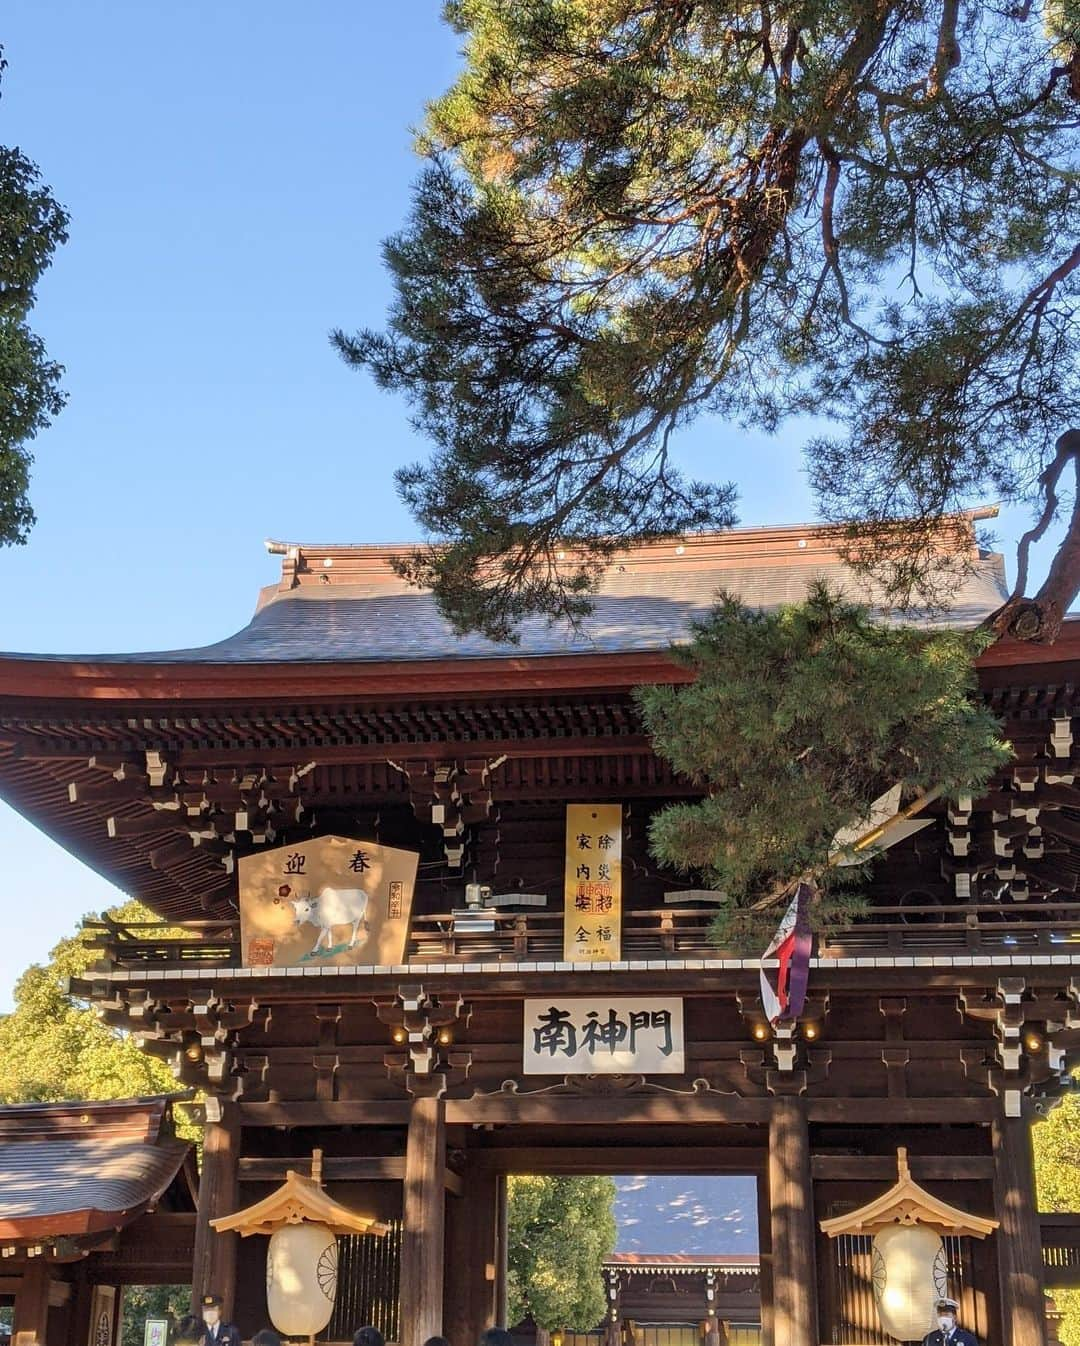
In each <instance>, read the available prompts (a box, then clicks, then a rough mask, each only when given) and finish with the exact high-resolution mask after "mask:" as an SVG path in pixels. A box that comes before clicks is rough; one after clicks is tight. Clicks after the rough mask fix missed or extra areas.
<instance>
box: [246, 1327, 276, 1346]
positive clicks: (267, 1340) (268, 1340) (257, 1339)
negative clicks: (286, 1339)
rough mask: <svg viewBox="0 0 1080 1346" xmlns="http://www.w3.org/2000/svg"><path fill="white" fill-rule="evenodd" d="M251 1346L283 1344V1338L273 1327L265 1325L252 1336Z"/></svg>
mask: <svg viewBox="0 0 1080 1346" xmlns="http://www.w3.org/2000/svg"><path fill="white" fill-rule="evenodd" d="M251 1346H281V1338H280V1337H279V1336H278V1334H277V1333H276V1332H275V1331H274V1329H273V1328H272V1327H263V1328H260V1330H259V1331H258V1332H256V1333H255V1335H254V1336H253V1337H252V1338H251Z"/></svg>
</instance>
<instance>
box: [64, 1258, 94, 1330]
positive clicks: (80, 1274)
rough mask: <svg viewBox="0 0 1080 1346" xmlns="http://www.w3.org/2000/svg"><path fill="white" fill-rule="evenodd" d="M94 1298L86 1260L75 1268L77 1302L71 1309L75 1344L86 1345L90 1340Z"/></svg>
mask: <svg viewBox="0 0 1080 1346" xmlns="http://www.w3.org/2000/svg"><path fill="white" fill-rule="evenodd" d="M93 1300H94V1287H93V1286H92V1285H91V1284H90V1276H89V1273H88V1270H87V1266H86V1263H85V1262H79V1263H78V1264H77V1265H76V1268H75V1303H74V1306H73V1307H72V1310H71V1319H70V1322H71V1340H72V1342H74V1343H75V1346H86V1343H87V1342H88V1341H89V1340H90V1309H91V1306H92V1304H93Z"/></svg>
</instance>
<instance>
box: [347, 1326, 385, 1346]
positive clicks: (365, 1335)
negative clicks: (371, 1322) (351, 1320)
mask: <svg viewBox="0 0 1080 1346" xmlns="http://www.w3.org/2000/svg"><path fill="white" fill-rule="evenodd" d="M352 1346H386V1338H385V1337H384V1336H383V1334H382V1333H381V1332H380V1331H379V1329H378V1328H377V1327H361V1328H359V1329H358V1330H357V1333H356V1335H355V1336H354V1337H353V1339H352Z"/></svg>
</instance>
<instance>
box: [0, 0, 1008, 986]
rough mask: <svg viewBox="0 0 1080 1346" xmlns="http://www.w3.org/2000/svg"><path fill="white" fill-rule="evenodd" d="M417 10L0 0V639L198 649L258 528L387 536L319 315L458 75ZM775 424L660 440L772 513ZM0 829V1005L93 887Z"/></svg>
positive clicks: (366, 252) (380, 487)
mask: <svg viewBox="0 0 1080 1346" xmlns="http://www.w3.org/2000/svg"><path fill="white" fill-rule="evenodd" d="M439 8H440V6H439V5H438V4H437V3H436V0H405V2H404V3H400V2H399V3H398V4H391V5H382V4H375V3H371V0H367V2H366V3H364V2H361V3H357V0H348V2H346V0H311V2H310V3H308V4H306V5H303V6H301V5H297V4H295V3H288V4H286V3H282V2H281V0H260V3H258V4H256V3H254V2H253V0H232V3H228V4H221V3H210V0H185V3H184V4H181V5H164V4H148V3H146V0H108V3H102V0H97V2H96V3H95V2H94V0H7V3H6V4H5V5H4V13H3V21H2V23H0V41H2V42H3V43H4V45H5V47H6V55H7V58H8V61H9V69H8V72H7V75H6V78H5V80H4V84H3V98H2V101H0V140H2V141H3V143H6V144H18V145H19V146H21V148H22V149H23V150H24V152H25V153H27V154H29V155H30V156H31V157H32V158H34V159H35V160H36V161H37V162H38V163H39V164H40V165H41V167H42V170H43V172H44V173H45V175H46V179H47V181H49V182H50V183H51V184H52V186H53V188H54V191H55V193H56V194H57V196H58V197H59V198H60V199H61V200H62V201H63V202H64V203H65V204H66V205H67V206H68V208H69V209H70V211H71V215H72V223H71V241H70V243H69V244H68V245H67V247H66V248H64V249H63V250H62V252H61V253H60V255H59V257H58V259H57V261H56V262H55V264H54V266H53V268H52V270H51V271H50V272H49V273H48V275H47V276H46V278H45V280H44V283H43V284H42V286H41V290H40V301H39V304H38V308H37V310H36V314H35V318H34V325H35V326H36V328H37V329H38V330H39V331H40V332H41V333H42V335H43V336H44V337H45V339H46V342H47V345H48V348H49V351H50V353H51V355H52V356H53V357H54V358H56V359H58V360H59V361H61V362H62V363H63V364H64V365H65V366H66V368H67V375H66V380H65V382H66V387H67V389H68V392H69V394H70V403H69V405H68V407H67V409H66V410H65V411H64V413H63V415H62V416H61V417H60V418H59V420H58V421H57V422H56V424H55V426H54V427H53V428H52V429H51V430H49V431H48V432H47V433H46V434H45V435H44V436H43V437H42V438H41V439H40V440H39V442H38V444H37V446H36V457H37V464H36V468H35V472H34V479H33V491H32V496H33V502H34V505H35V507H36V509H37V511H38V515H39V522H38V524H37V527H36V528H35V530H34V532H33V535H32V538H31V541H30V544H29V545H28V546H27V547H25V548H17V549H9V550H7V551H4V552H2V553H0V576H2V581H3V594H4V601H3V608H2V609H0V649H7V650H34V651H67V652H80V653H92V652H95V651H103V650H128V649H155V648H169V647H177V646H184V645H191V644H202V643H207V642H210V641H213V640H217V639H219V638H221V637H222V636H224V635H227V634H228V633H230V632H232V631H234V630H236V629H237V628H239V627H240V626H242V625H244V623H245V622H246V621H247V618H248V616H249V614H250V612H251V609H252V607H253V604H254V601H255V596H256V592H257V590H258V588H259V586H260V585H262V584H265V583H267V582H269V581H270V580H272V579H273V578H274V576H275V574H276V571H277V568H278V567H277V564H276V561H275V558H272V557H268V556H267V555H266V554H265V553H264V551H263V548H262V539H263V538H265V537H268V536H270V537H279V538H287V539H293V540H301V541H369V542H374V541H397V540H402V539H406V538H409V537H412V536H415V529H414V526H413V524H412V522H411V520H410V518H409V517H408V516H407V514H406V512H405V511H404V510H403V508H402V507H401V505H400V503H399V502H398V500H397V498H396V496H395V493H394V488H393V482H392V479H391V476H392V471H393V469H394V467H396V466H397V465H399V464H401V463H404V462H408V461H411V460H412V459H414V458H416V457H419V456H422V455H423V453H424V449H425V446H424V444H423V442H422V441H421V440H420V439H419V438H418V436H417V435H416V434H415V433H414V432H413V431H412V429H411V427H410V425H409V421H408V415H407V410H406V408H405V407H404V405H403V404H402V403H401V402H399V401H397V400H395V399H393V398H391V397H388V396H387V395H386V394H384V393H380V392H379V391H378V390H377V389H376V388H375V387H374V386H373V385H372V384H371V382H370V381H369V380H367V379H366V378H365V377H363V376H360V375H357V374H356V373H353V372H351V371H349V370H348V369H346V368H345V366H344V365H343V364H341V362H340V361H339V360H338V358H337V357H336V356H335V355H334V353H333V352H332V351H331V349H330V347H329V345H328V342H327V333H328V331H329V330H330V329H331V328H332V327H334V326H336V325H341V326H344V327H346V328H349V327H354V326H360V325H363V324H378V323H379V322H380V320H381V318H382V315H383V314H384V312H385V309H386V305H387V301H388V298H389V284H388V280H387V277H386V275H385V274H384V271H383V269H382V265H381V262H380V257H379V243H380V240H381V239H382V238H384V237H385V236H386V235H387V234H389V233H391V232H393V231H394V230H395V229H397V228H398V227H399V226H400V224H401V222H402V221H403V219H404V217H405V214H406V211H407V208H408V198H409V188H410V183H411V181H412V178H413V176H414V173H415V170H416V162H415V160H414V158H413V155H412V149H411V135H410V130H409V128H410V127H411V126H414V125H416V124H417V123H418V121H419V120H420V118H421V116H422V112H423V106H424V103H425V100H427V99H429V98H431V97H433V96H434V95H436V94H437V93H439V92H440V91H441V90H442V89H443V88H444V87H445V86H446V85H447V84H448V83H449V82H450V80H451V78H452V76H453V73H454V71H455V68H456V66H457V59H458V58H457V50H456V48H457V39H456V37H455V35H454V34H453V33H452V32H451V31H450V30H449V29H447V28H446V27H444V26H443V24H442V23H441V20H440V18H439ZM802 433H803V432H802V431H801V430H800V428H799V427H794V428H792V429H790V430H789V431H787V432H785V433H784V434H782V435H781V436H779V437H777V438H775V439H767V438H765V437H764V436H760V435H746V434H744V433H742V432H740V431H738V430H737V429H733V428H730V427H726V426H723V425H721V424H717V423H715V422H714V423H701V424H698V425H696V426H695V427H693V428H692V429H691V430H690V431H689V432H687V433H686V434H685V435H684V437H683V440H682V443H681V445H680V446H679V447H680V453H681V456H682V457H683V459H684V461H685V463H686V465H687V466H688V467H690V468H691V469H692V470H693V469H695V468H696V469H697V470H698V471H700V472H702V473H704V474H706V475H708V474H710V472H712V473H713V474H714V475H722V476H727V475H728V474H729V473H730V472H731V471H732V469H733V467H734V470H735V471H736V472H737V473H738V476H739V479H740V484H741V488H742V503H741V516H742V519H743V521H744V522H746V523H778V522H797V521H800V520H804V519H808V518H811V517H812V516H813V510H812V506H811V502H810V499H809V494H808V492H807V490H806V485H805V482H804V480H803V477H802V473H801V468H800V459H799V444H800V442H801V437H802ZM719 458H722V459H723V460H725V462H726V464H727V465H726V467H724V468H722V469H719V470H717V469H713V468H711V466H710V464H711V463H712V462H713V461H714V460H716V459H719ZM1019 522H1020V521H1019V519H1018V518H1017V517H1012V518H1009V519H1005V520H1003V521H1002V526H1001V528H1000V529H999V532H1000V534H1001V535H1002V537H1003V538H1004V539H1008V538H1009V537H1010V536H1014V535H1015V533H1016V532H1017V531H1018V525H1019ZM0 844H2V845H3V848H4V853H5V855H6V856H7V857H8V865H7V870H6V873H7V881H6V886H7V892H8V897H7V898H6V900H5V902H4V904H3V911H4V918H3V920H4V930H3V934H4V938H3V939H2V940H0V1010H2V1009H3V1008H4V1007H6V1005H7V1004H8V1003H9V1000H8V998H9V995H10V988H11V986H12V985H13V983H14V979H15V977H16V976H17V975H18V973H19V972H20V971H21V970H22V969H23V968H24V967H25V966H26V965H27V964H28V963H29V962H30V961H32V960H35V959H41V958H43V957H44V956H45V955H46V954H47V952H48V949H49V948H50V946H51V945H52V944H53V943H54V942H55V941H56V940H57V939H58V938H59V937H61V936H62V935H63V934H65V933H67V932H68V931H70V930H71V929H72V928H73V927H74V925H75V923H76V921H77V919H78V917H79V916H80V915H82V914H83V913H84V912H87V911H90V910H95V909H98V908H100V907H101V906H102V905H106V904H108V903H109V902H110V901H112V900H114V899H115V898H116V894H115V892H114V891H113V890H111V889H110V888H109V887H108V885H107V884H105V883H104V882H103V881H102V880H101V879H99V878H98V877H97V876H95V875H94V874H92V873H90V872H89V871H87V870H86V869H85V868H83V867H82V866H81V865H79V864H78V863H77V862H76V861H74V860H72V859H70V858H69V857H67V856H66V855H65V854H64V853H63V852H62V851H60V850H59V849H58V848H57V847H55V846H54V845H52V843H50V842H48V841H47V840H45V839H44V838H42V837H40V836H39V835H38V834H37V833H36V832H34V831H33V829H31V828H30V827H29V826H28V825H27V824H25V823H24V822H23V821H22V820H21V819H19V818H18V817H16V816H15V815H14V814H12V813H11V812H10V811H9V810H7V809H6V808H5V807H4V806H2V805H0Z"/></svg>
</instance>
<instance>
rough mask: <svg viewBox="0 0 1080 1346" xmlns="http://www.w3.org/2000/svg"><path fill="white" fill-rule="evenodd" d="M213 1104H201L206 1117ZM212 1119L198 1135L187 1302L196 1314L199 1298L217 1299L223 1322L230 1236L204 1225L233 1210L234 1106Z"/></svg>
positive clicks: (232, 1246) (228, 1311)
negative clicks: (199, 1164)
mask: <svg viewBox="0 0 1080 1346" xmlns="http://www.w3.org/2000/svg"><path fill="white" fill-rule="evenodd" d="M216 1101H217V1100H214V1099H210V1100H208V1102H207V1108H208V1113H209V1112H210V1111H211V1110H212V1106H211V1105H212V1104H214V1103H215V1102H216ZM216 1111H217V1116H216V1118H215V1119H214V1120H207V1123H206V1129H205V1131H204V1132H203V1153H202V1168H201V1169H200V1172H199V1208H198V1212H197V1213H196V1216H195V1253H194V1256H193V1258H192V1267H191V1301H192V1306H193V1311H194V1312H198V1311H199V1300H200V1299H201V1298H202V1296H203V1295H206V1294H215V1295H220V1296H221V1298H222V1300H223V1301H224V1303H223V1307H222V1312H221V1316H222V1319H223V1320H228V1319H230V1318H231V1317H232V1312H233V1301H234V1299H235V1296H236V1241H237V1238H238V1237H239V1235H237V1234H235V1233H232V1232H230V1233H227V1234H218V1233H217V1232H216V1231H215V1230H213V1229H211V1228H210V1221H211V1220H214V1219H217V1218H218V1216H221V1215H232V1214H233V1213H234V1211H236V1210H237V1209H238V1207H239V1204H240V1201H239V1197H240V1186H239V1180H238V1177H237V1172H238V1166H239V1160H240V1124H239V1114H238V1111H237V1109H236V1107H235V1106H233V1105H230V1104H227V1103H220V1104H218V1107H217V1109H216Z"/></svg>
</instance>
